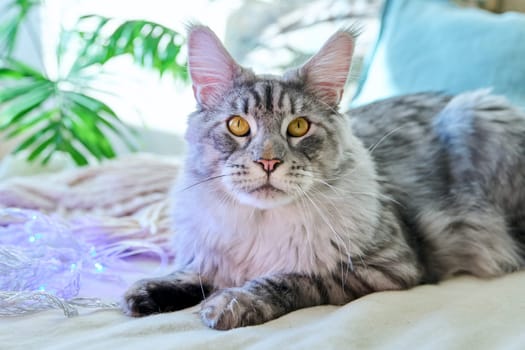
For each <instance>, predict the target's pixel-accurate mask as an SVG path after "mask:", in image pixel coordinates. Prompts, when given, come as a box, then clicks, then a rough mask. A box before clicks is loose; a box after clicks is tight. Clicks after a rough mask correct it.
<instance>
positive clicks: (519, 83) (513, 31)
mask: <svg viewBox="0 0 525 350" xmlns="http://www.w3.org/2000/svg"><path fill="white" fill-rule="evenodd" d="M358 44H359V43H358ZM487 87H490V88H492V91H493V92H494V93H497V94H502V95H505V96H507V98H508V99H509V100H511V101H512V102H514V103H516V104H518V105H520V106H522V107H525V15H524V14H518V13H513V12H507V13H504V14H494V13H490V12H487V11H484V10H480V9H474V8H462V7H459V6H457V5H455V4H454V3H452V2H451V1H448V0H386V2H385V7H384V9H383V18H382V24H381V29H380V33H379V37H378V40H377V42H376V45H375V47H374V49H373V50H372V52H371V55H370V56H369V57H368V59H367V60H366V61H365V69H364V72H363V75H362V76H361V80H360V82H359V84H358V88H357V92H356V95H355V96H354V99H353V101H352V105H353V106H357V105H362V104H364V103H368V102H372V101H374V100H378V99H381V98H386V97H391V96H396V95H402V94H407V93H413V92H422V91H442V92H446V93H459V92H462V91H466V90H473V89H479V88H487Z"/></svg>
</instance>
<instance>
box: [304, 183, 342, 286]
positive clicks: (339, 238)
mask: <svg viewBox="0 0 525 350" xmlns="http://www.w3.org/2000/svg"><path fill="white" fill-rule="evenodd" d="M301 191H302V194H303V198H306V199H307V200H308V201H309V202H310V203H311V205H312V207H313V209H315V210H316V212H317V214H318V215H319V217H320V218H321V220H323V221H324V223H325V224H326V226H327V227H328V228H329V229H330V231H331V232H332V233H333V235H334V237H335V238H336V240H337V241H336V242H337V245H338V247H339V253H340V254H341V255H343V252H342V250H341V245H340V243H341V241H342V244H343V246H344V248H345V253H346V254H345V255H346V256H347V257H348V260H349V261H351V256H350V252H349V251H348V246H347V245H346V244H345V242H344V240H343V239H342V237H341V235H340V234H339V233H338V232H337V231H336V230H335V228H334V227H333V225H332V224H331V220H330V219H329V218H327V217H326V215H325V214H328V213H325V212H324V211H323V210H322V209H321V208H320V207H319V205H318V204H317V203H316V202H315V201H314V199H313V198H312V197H311V195H310V194H309V193H307V192H306V191H304V190H302V189H301ZM341 277H342V278H343V277H344V276H341ZM343 280H344V279H343Z"/></svg>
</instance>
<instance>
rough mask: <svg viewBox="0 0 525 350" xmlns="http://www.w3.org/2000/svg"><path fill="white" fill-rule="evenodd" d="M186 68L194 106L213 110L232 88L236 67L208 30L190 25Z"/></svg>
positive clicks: (217, 39)
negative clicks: (196, 104)
mask: <svg viewBox="0 0 525 350" xmlns="http://www.w3.org/2000/svg"><path fill="white" fill-rule="evenodd" d="M188 66H189V72H190V76H191V80H192V84H193V92H194V94H195V99H196V100H197V103H198V104H199V105H201V106H203V107H208V108H209V107H213V106H215V105H217V104H218V103H220V101H221V100H222V98H223V96H224V94H225V93H226V92H227V91H228V90H229V89H231V88H232V87H233V79H234V77H235V74H236V73H237V71H238V69H239V68H238V65H237V63H236V62H235V61H234V59H233V58H232V57H231V56H230V54H229V53H228V52H227V51H226V49H225V48H224V46H223V45H222V43H221V41H220V40H219V38H218V37H217V36H216V35H215V33H214V32H213V31H212V30H211V29H210V28H208V27H206V26H202V25H191V26H190V27H189V33H188Z"/></svg>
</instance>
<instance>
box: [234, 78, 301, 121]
mask: <svg viewBox="0 0 525 350" xmlns="http://www.w3.org/2000/svg"><path fill="white" fill-rule="evenodd" d="M289 90H290V89H289V88H287V87H286V86H284V85H283V84H282V83H281V82H279V81H275V80H263V81H258V82H255V83H254V84H253V85H251V86H249V87H248V88H247V91H248V94H247V95H248V97H239V99H242V100H238V101H237V105H238V108H239V110H240V111H242V112H243V113H244V114H249V113H250V112H252V113H253V112H254V111H256V110H261V109H264V110H265V111H266V112H270V113H273V112H281V113H286V114H292V115H293V114H295V113H296V111H297V110H298V108H297V106H301V105H302V104H301V102H300V101H295V99H294V98H292V94H290V91H289Z"/></svg>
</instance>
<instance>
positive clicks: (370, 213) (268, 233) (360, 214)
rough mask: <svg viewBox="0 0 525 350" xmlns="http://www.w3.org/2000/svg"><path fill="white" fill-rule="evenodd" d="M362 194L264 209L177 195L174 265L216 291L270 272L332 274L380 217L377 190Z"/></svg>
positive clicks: (204, 194)
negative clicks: (197, 275)
mask: <svg viewBox="0 0 525 350" xmlns="http://www.w3.org/2000/svg"><path fill="white" fill-rule="evenodd" d="M368 183H369V182H368V181H367V184H368ZM370 184H371V185H372V186H373V184H374V183H373V182H370ZM354 185H355V183H354ZM361 185H362V184H361ZM352 187H353V186H352ZM360 190H361V192H363V190H364V192H367V194H366V195H364V196H353V198H346V199H344V198H342V197H339V198H337V199H335V200H330V201H329V202H326V203H325V201H323V202H321V201H317V200H316V199H315V198H313V201H306V200H305V201H301V200H299V201H298V202H296V203H292V204H289V205H286V206H282V207H278V208H275V209H268V210H261V209H255V208H252V207H249V206H244V205H241V204H238V203H234V202H230V201H225V200H222V201H221V200H219V198H222V197H219V196H217V195H216V194H213V193H210V191H209V190H208V191H205V190H200V189H195V190H193V191H191V192H192V193H189V192H188V193H184V194H182V193H178V194H177V197H176V203H175V206H174V211H173V217H174V225H175V230H176V235H175V241H174V244H175V250H176V268H178V269H186V270H187V269H191V270H193V271H196V272H199V273H200V274H201V275H202V276H203V278H205V279H207V280H210V281H211V282H212V283H213V284H214V285H215V286H216V287H219V288H223V287H229V286H239V285H242V284H243V283H244V282H246V281H247V280H250V279H253V278H256V277H260V276H264V275H268V274H273V273H290V272H298V273H307V274H323V273H327V272H329V271H334V270H335V269H336V268H337V264H338V263H339V262H340V261H341V260H342V259H343V260H346V261H348V260H350V259H351V256H357V255H358V254H360V253H361V249H360V247H362V246H363V244H362V243H364V242H365V241H367V240H369V239H370V235H371V234H372V232H373V227H372V226H373V225H374V223H375V222H376V220H377V218H376V213H377V208H376V206H377V199H376V198H375V196H373V193H374V192H375V190H376V189H375V188H373V189H371V188H369V189H363V188H362V187H361V189H360ZM349 193H352V192H351V191H350V192H349Z"/></svg>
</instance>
